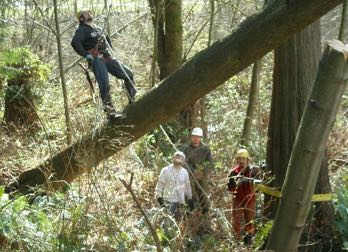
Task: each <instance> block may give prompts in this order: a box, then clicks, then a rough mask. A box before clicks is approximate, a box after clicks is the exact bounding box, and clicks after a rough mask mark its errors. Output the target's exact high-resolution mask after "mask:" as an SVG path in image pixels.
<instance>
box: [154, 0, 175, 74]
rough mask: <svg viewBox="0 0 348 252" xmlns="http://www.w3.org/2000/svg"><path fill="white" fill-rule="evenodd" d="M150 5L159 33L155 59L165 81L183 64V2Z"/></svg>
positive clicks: (155, 1) (155, 26)
mask: <svg viewBox="0 0 348 252" xmlns="http://www.w3.org/2000/svg"><path fill="white" fill-rule="evenodd" d="M149 4H150V8H151V13H152V15H153V24H154V29H155V30H156V31H155V32H157V38H156V36H155V40H157V41H156V46H157V50H155V51H156V52H157V55H155V58H156V59H157V63H158V66H159V69H160V80H163V79H164V78H166V77H167V76H168V75H169V74H171V73H172V72H174V71H175V70H177V69H178V68H179V67H180V66H181V64H182V18H181V8H182V1H181V0H170V1H165V0H149Z"/></svg>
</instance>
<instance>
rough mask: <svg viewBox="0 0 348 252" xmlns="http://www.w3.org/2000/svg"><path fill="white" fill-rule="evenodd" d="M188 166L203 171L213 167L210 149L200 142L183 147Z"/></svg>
mask: <svg viewBox="0 0 348 252" xmlns="http://www.w3.org/2000/svg"><path fill="white" fill-rule="evenodd" d="M183 152H184V153H185V156H186V163H187V165H188V168H190V169H191V170H192V171H194V170H196V169H200V170H202V171H204V172H207V171H211V170H213V169H214V165H213V159H212V156H211V151H210V149H209V147H208V146H206V145H204V144H201V145H199V146H198V147H195V146H193V145H192V144H188V145H186V146H185V147H184V148H183Z"/></svg>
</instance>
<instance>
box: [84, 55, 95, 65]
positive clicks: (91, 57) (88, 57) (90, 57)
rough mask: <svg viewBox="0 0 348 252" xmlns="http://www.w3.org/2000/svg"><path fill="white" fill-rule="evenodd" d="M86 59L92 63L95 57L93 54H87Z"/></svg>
mask: <svg viewBox="0 0 348 252" xmlns="http://www.w3.org/2000/svg"><path fill="white" fill-rule="evenodd" d="M86 60H87V62H88V64H92V63H93V60H94V58H93V56H92V55H90V54H87V56H86Z"/></svg>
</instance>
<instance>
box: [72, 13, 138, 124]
mask: <svg viewBox="0 0 348 252" xmlns="http://www.w3.org/2000/svg"><path fill="white" fill-rule="evenodd" d="M77 19H78V21H79V22H80V24H79V26H78V28H77V30H76V31H75V35H74V37H73V39H72V41H71V46H72V47H73V48H74V50H75V51H76V52H77V53H78V54H79V55H81V56H82V57H84V58H85V59H86V60H87V62H88V65H89V66H91V67H92V70H93V73H94V75H95V78H96V80H97V83H98V86H99V91H100V97H101V99H102V102H103V108H104V111H105V112H106V113H107V115H108V116H109V117H110V116H111V117H113V116H116V117H117V116H121V115H120V114H119V113H117V112H116V110H115V108H114V106H113V104H112V101H111V97H110V85H109V76H108V73H111V74H112V75H113V76H115V77H116V78H118V79H122V80H123V81H124V86H125V88H126V91H127V94H128V99H129V103H132V102H133V101H134V96H135V94H136V92H137V90H136V88H135V86H134V79H133V73H132V71H131V70H130V69H129V68H128V67H127V66H125V65H123V64H122V63H120V62H119V61H118V60H116V59H115V58H113V55H112V53H111V52H112V45H111V40H110V38H109V36H107V35H105V34H104V33H103V31H102V30H101V29H100V28H99V27H97V26H95V25H94V23H93V15H92V12H91V11H90V10H81V11H79V12H78V14H77Z"/></svg>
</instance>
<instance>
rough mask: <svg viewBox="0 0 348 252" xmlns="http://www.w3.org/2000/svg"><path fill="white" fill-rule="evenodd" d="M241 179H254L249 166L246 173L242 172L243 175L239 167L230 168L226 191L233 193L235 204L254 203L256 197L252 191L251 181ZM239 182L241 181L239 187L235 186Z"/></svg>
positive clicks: (252, 184)
mask: <svg viewBox="0 0 348 252" xmlns="http://www.w3.org/2000/svg"><path fill="white" fill-rule="evenodd" d="M239 176H241V177H239ZM243 177H244V178H245V177H246V178H252V177H254V175H253V174H252V171H251V169H250V166H248V167H247V169H246V171H244V172H243V173H241V167H240V166H239V165H238V166H236V167H234V168H232V169H231V173H230V175H229V182H228V184H227V186H228V190H229V191H231V192H233V193H234V196H235V197H234V200H235V201H237V202H240V203H244V204H247V203H249V202H255V199H256V195H255V191H254V183H253V181H252V180H246V179H243ZM239 180H242V182H241V184H240V185H239V186H237V182H238V181H239Z"/></svg>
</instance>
